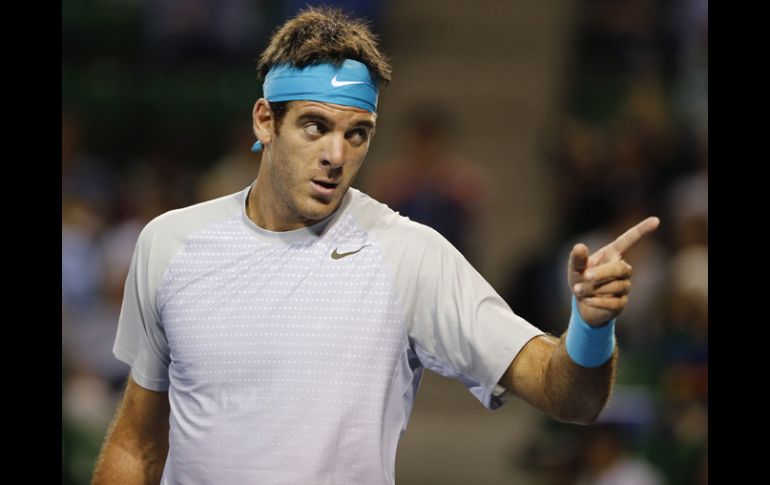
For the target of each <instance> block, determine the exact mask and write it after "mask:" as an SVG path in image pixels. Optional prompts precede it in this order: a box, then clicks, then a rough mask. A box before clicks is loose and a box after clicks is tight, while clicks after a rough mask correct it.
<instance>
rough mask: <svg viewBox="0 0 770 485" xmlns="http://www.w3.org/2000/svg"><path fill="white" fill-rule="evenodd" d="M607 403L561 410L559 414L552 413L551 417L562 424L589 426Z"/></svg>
mask: <svg viewBox="0 0 770 485" xmlns="http://www.w3.org/2000/svg"><path fill="white" fill-rule="evenodd" d="M606 404H607V402H606V401H605V402H602V403H597V404H594V405H590V406H582V407H579V408H578V407H573V408H571V409H563V410H561V412H559V413H552V414H551V416H552V417H553V418H554V419H556V420H557V421H561V422H564V423H572V424H579V425H582V426H589V425H591V424H593V423H595V422H596V419H597V418H598V417H599V415H600V414H601V413H602V411H603V410H604V407H605V405H606Z"/></svg>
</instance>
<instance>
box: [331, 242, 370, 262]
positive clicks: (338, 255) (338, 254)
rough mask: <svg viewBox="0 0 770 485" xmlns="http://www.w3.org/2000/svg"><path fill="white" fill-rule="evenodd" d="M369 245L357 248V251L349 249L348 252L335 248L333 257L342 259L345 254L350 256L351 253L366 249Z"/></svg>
mask: <svg viewBox="0 0 770 485" xmlns="http://www.w3.org/2000/svg"><path fill="white" fill-rule="evenodd" d="M366 246H368V244H367V245H365V246H361V247H360V248H359V249H356V250H355V251H349V252H347V253H338V252H337V249H336V248H335V249H334V251H332V259H342V258H344V257H345V256H350V255H351V254H356V253H357V252H359V251H361V249H364V248H365V247H366Z"/></svg>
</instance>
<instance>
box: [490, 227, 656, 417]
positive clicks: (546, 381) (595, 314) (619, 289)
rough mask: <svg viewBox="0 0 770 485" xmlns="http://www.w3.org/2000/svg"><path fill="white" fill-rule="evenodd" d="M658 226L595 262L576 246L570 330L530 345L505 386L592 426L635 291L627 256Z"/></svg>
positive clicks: (631, 233)
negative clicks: (618, 328)
mask: <svg viewBox="0 0 770 485" xmlns="http://www.w3.org/2000/svg"><path fill="white" fill-rule="evenodd" d="M659 223H660V221H659V220H658V219H657V218H656V217H650V218H647V219H645V220H644V221H642V222H640V223H639V224H637V225H636V226H634V227H632V228H631V229H629V230H628V231H626V232H625V233H624V234H623V235H622V236H620V237H619V238H617V239H616V240H615V241H613V242H612V243H610V244H609V245H607V246H605V247H603V248H602V249H600V250H599V251H597V252H595V253H594V254H592V255H591V256H589V255H588V248H587V247H586V246H585V245H584V244H577V245H575V247H574V248H573V249H572V252H571V253H570V259H569V269H568V276H567V279H568V281H569V284H570V288H571V289H572V293H573V310H572V318H571V320H570V325H569V328H568V329H567V331H566V332H565V333H564V334H563V335H562V336H561V338H559V339H557V338H555V337H551V336H539V337H535V338H533V339H532V340H530V341H529V342H528V343H527V344H526V345H525V346H524V347H523V348H522V349H521V351H520V352H519V353H518V355H517V356H516V358H515V359H514V360H513V362H512V363H511V365H510V366H509V367H508V370H507V371H506V372H505V374H504V375H503V377H502V378H501V379H500V382H499V384H500V385H501V386H503V387H505V388H506V389H508V390H509V391H510V392H512V393H513V394H515V395H516V396H518V397H519V398H521V399H522V400H524V401H525V402H528V403H529V404H531V405H533V406H535V407H536V408H538V409H540V410H542V411H543V412H545V413H547V414H548V415H550V416H552V417H553V418H555V419H558V420H560V421H568V422H573V423H579V424H590V423H592V422H593V421H594V420H595V419H596V418H597V416H599V413H600V412H601V411H602V409H604V406H605V405H606V403H607V401H608V399H609V396H610V393H611V391H612V385H613V382H614V380H615V371H616V368H617V358H618V350H617V348H616V347H615V345H614V332H613V328H614V324H615V322H614V319H615V317H617V315H618V314H620V312H621V311H623V309H624V308H625V306H626V304H627V303H628V293H629V291H630V290H631V272H632V268H631V266H630V265H629V264H628V263H626V262H625V261H624V260H623V254H624V253H625V252H626V251H627V250H628V249H629V248H630V247H632V246H633V245H634V244H636V243H637V242H638V241H639V240H640V239H641V238H642V237H643V236H644V235H645V234H647V233H649V232H652V231H653V230H655V229H656V228H657V227H658V225H659ZM570 333H572V335H571V336H570V338H569V339H568V336H569V335H570Z"/></svg>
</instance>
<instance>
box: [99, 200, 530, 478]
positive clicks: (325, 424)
mask: <svg viewBox="0 0 770 485" xmlns="http://www.w3.org/2000/svg"><path fill="white" fill-rule="evenodd" d="M249 190H250V187H249V188H246V189H244V190H243V191H241V192H238V193H236V194H233V195H230V196H227V197H222V198H219V199H215V200H212V201H208V202H204V203H201V204H197V205H194V206H191V207H187V208H184V209H179V210H174V211H170V212H168V213H166V214H163V215H161V216H160V217H157V218H156V219H154V220H153V221H151V222H150V223H149V224H148V225H147V226H146V227H145V228H144V230H143V231H142V233H141V235H140V236H139V241H138V242H137V245H136V250H135V253H134V257H133V261H132V263H131V269H130V271H129V274H128V278H127V281H126V288H125V294H124V299H123V307H122V310H121V315H120V321H119V325H118V333H117V337H116V341H115V346H114V349H113V351H114V353H115V355H116V356H117V357H118V358H119V359H120V360H122V361H123V362H126V363H127V364H129V365H130V366H131V373H132V377H133V379H134V380H135V381H136V382H137V383H138V384H139V385H140V386H142V387H145V388H147V389H151V390H155V391H168V393H169V401H170V405H171V417H170V435H169V454H168V458H167V460H166V467H165V470H164V472H163V479H162V483H163V484H189V483H210V484H217V485H226V484H239V485H241V484H248V483H255V484H265V483H269V484H275V485H277V484H309V483H312V484H337V485H340V484H346V483H349V484H362V483H366V484H392V483H394V469H395V457H396V446H397V444H398V440H399V438H400V437H401V434H402V433H403V431H404V430H405V429H406V424H407V421H408V419H409V415H410V413H411V410H412V404H413V402H414V398H415V393H416V391H417V388H418V386H419V383H420V379H421V377H422V372H423V369H424V368H428V369H431V370H433V371H435V372H437V373H439V374H441V375H443V376H447V377H452V378H455V379H457V380H459V381H461V382H462V383H463V384H464V385H465V386H466V387H467V388H468V389H469V390H470V392H472V393H473V395H474V396H476V398H477V399H478V400H479V401H481V403H482V404H483V405H484V406H486V407H488V408H489V409H496V408H498V407H499V406H501V405H502V404H503V403H504V402H505V401H506V400H507V398H508V397H509V396H508V395H507V393H503V394H500V392H501V391H502V390H503V389H502V388H501V387H500V386H497V382H498V381H499V379H500V378H501V377H502V375H503V373H504V372H505V370H506V369H507V368H508V366H509V365H510V363H511V362H512V361H513V359H514V357H515V356H516V355H517V353H518V352H519V351H520V350H521V348H522V347H523V346H524V345H525V344H526V343H527V342H528V341H529V340H530V339H531V338H533V337H534V336H536V335H540V334H542V333H543V332H541V331H540V330H538V329H537V328H536V327H534V326H532V325H531V324H529V323H528V322H526V321H525V320H524V319H522V318H521V317H519V316H517V315H515V314H514V313H513V312H512V311H511V309H510V308H509V307H508V305H507V304H506V303H505V302H504V301H503V300H502V298H500V296H499V295H498V294H497V293H496V292H495V291H494V290H493V289H492V287H491V286H490V285H489V284H488V283H487V282H486V281H485V280H484V279H483V278H482V277H481V275H479V274H478V272H477V271H476V270H475V269H473V267H472V266H471V265H470V264H469V263H468V262H467V260H466V259H465V258H464V257H463V256H462V255H461V254H460V253H459V252H458V251H457V250H456V249H455V248H454V247H452V245H451V244H449V243H448V242H447V241H446V240H445V239H444V238H443V237H441V235H439V234H438V233H437V232H436V231H434V230H433V229H431V228H429V227H427V226H424V225H422V224H418V223H416V222H413V221H410V220H409V219H407V218H405V217H403V216H401V215H399V214H398V213H396V212H393V211H392V210H391V209H389V208H388V207H387V206H385V205H383V204H381V203H379V202H377V201H375V200H373V199H371V198H370V197H368V196H367V195H365V194H363V193H361V192H360V191H358V190H355V189H350V190H349V191H348V193H347V194H346V195H345V198H344V199H343V203H342V205H341V206H340V208H339V209H338V210H337V211H336V212H335V213H334V214H333V215H331V216H330V217H328V218H327V219H325V220H324V221H322V222H320V223H318V224H315V225H313V226H310V227H306V228H302V229H297V230H294V231H287V232H271V231H267V230H265V229H262V228H260V227H258V226H256V225H255V224H254V223H253V222H252V221H251V220H250V219H249V218H248V217H247V216H246V212H245V201H246V198H247V196H248V192H249Z"/></svg>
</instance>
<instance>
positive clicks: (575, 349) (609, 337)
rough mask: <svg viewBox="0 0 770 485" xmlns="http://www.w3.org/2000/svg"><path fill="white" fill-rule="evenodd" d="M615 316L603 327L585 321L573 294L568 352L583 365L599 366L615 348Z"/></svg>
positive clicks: (568, 332)
mask: <svg viewBox="0 0 770 485" xmlns="http://www.w3.org/2000/svg"><path fill="white" fill-rule="evenodd" d="M615 320H616V319H615V318H613V319H612V320H610V321H609V322H608V323H607V324H605V325H603V326H601V327H592V326H591V325H589V324H587V323H586V322H584V321H583V319H582V318H581V317H580V311H579V310H578V304H577V298H575V296H574V295H573V296H572V315H571V316H570V319H569V327H568V328H567V354H568V355H569V356H570V358H571V359H572V360H573V361H575V363H576V364H578V365H580V366H582V367H589V368H592V367H599V366H600V365H602V364H604V363H605V362H607V361H608V360H609V358H610V357H612V352H613V350H615Z"/></svg>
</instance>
